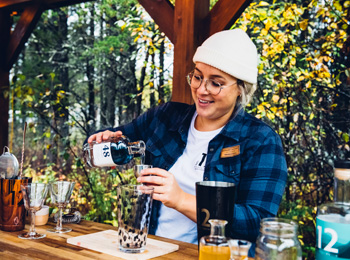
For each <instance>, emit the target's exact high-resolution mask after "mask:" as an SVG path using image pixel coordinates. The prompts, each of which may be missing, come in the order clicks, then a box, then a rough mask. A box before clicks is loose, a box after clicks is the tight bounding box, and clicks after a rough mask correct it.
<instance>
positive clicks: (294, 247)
mask: <svg viewBox="0 0 350 260" xmlns="http://www.w3.org/2000/svg"><path fill="white" fill-rule="evenodd" d="M297 228H298V225H297V224H296V223H294V222H293V221H291V220H288V219H281V218H264V219H262V220H261V224H260V234H259V236H258V238H257V241H256V248H255V259H258V260H299V259H300V260H301V259H302V251H301V245H300V242H299V240H298V237H297Z"/></svg>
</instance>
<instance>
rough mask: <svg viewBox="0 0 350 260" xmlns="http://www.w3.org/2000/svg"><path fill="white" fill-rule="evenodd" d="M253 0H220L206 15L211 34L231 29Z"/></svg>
mask: <svg viewBox="0 0 350 260" xmlns="http://www.w3.org/2000/svg"><path fill="white" fill-rule="evenodd" d="M250 2H251V0H235V1H232V0H219V1H218V2H216V4H215V5H214V7H213V8H212V9H211V11H210V13H209V14H208V16H207V17H206V23H207V24H208V26H209V35H213V34H214V33H216V32H219V31H222V30H227V29H230V28H231V26H232V25H233V24H234V23H235V22H236V20H237V19H238V18H239V17H240V16H241V14H242V13H243V12H244V10H245V9H246V8H247V6H248V5H249V4H250Z"/></svg>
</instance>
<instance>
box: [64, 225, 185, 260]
mask: <svg viewBox="0 0 350 260" xmlns="http://www.w3.org/2000/svg"><path fill="white" fill-rule="evenodd" d="M67 243H68V244H72V245H76V246H80V247H84V248H87V249H91V250H94V251H98V252H101V253H105V254H109V255H112V256H116V257H119V258H122V259H126V260H132V259H137V260H144V259H150V258H154V257H157V256H161V255H165V254H169V253H171V252H174V251H177V250H178V249H179V246H178V245H175V244H171V243H167V242H163V241H159V240H155V239H151V238H147V245H146V250H145V251H144V252H143V253H139V254H127V253H123V252H121V251H120V250H119V248H118V232H117V231H115V230H105V231H101V232H97V233H92V234H89V235H83V236H78V237H70V238H68V239H67Z"/></svg>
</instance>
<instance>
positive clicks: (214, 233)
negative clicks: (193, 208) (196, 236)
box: [199, 219, 230, 260]
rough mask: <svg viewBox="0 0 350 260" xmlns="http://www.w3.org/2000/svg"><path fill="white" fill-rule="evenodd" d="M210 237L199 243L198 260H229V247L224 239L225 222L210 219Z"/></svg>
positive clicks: (202, 239) (203, 238)
mask: <svg viewBox="0 0 350 260" xmlns="http://www.w3.org/2000/svg"><path fill="white" fill-rule="evenodd" d="M209 223H210V225H211V226H210V235H209V236H204V237H202V238H201V239H200V241H199V260H229V259H230V247H229V244H228V240H229V239H228V238H226V237H225V225H226V224H227V221H226V220H219V219H210V220H209Z"/></svg>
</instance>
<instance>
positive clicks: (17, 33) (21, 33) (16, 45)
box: [6, 3, 43, 69]
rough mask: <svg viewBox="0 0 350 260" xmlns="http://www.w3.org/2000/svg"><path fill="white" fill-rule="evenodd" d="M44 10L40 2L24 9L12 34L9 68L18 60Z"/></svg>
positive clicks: (8, 58) (8, 55)
mask: <svg viewBox="0 0 350 260" xmlns="http://www.w3.org/2000/svg"><path fill="white" fill-rule="evenodd" d="M42 11H43V9H42V8H41V5H40V4H39V3H35V4H33V5H30V6H27V7H26V8H25V9H24V11H23V13H22V15H21V18H20V19H19V21H18V22H17V25H16V28H15V30H14V31H13V33H12V34H11V38H10V43H9V46H8V53H7V59H6V60H7V64H6V65H7V68H8V69H10V68H11V67H12V65H13V64H14V63H15V61H16V60H17V58H18V55H19V54H20V52H21V50H22V49H23V47H24V44H25V43H26V41H27V40H28V38H29V36H30V34H31V33H32V31H33V30H34V28H35V26H36V24H37V22H38V21H39V19H40V16H41V14H42Z"/></svg>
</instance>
